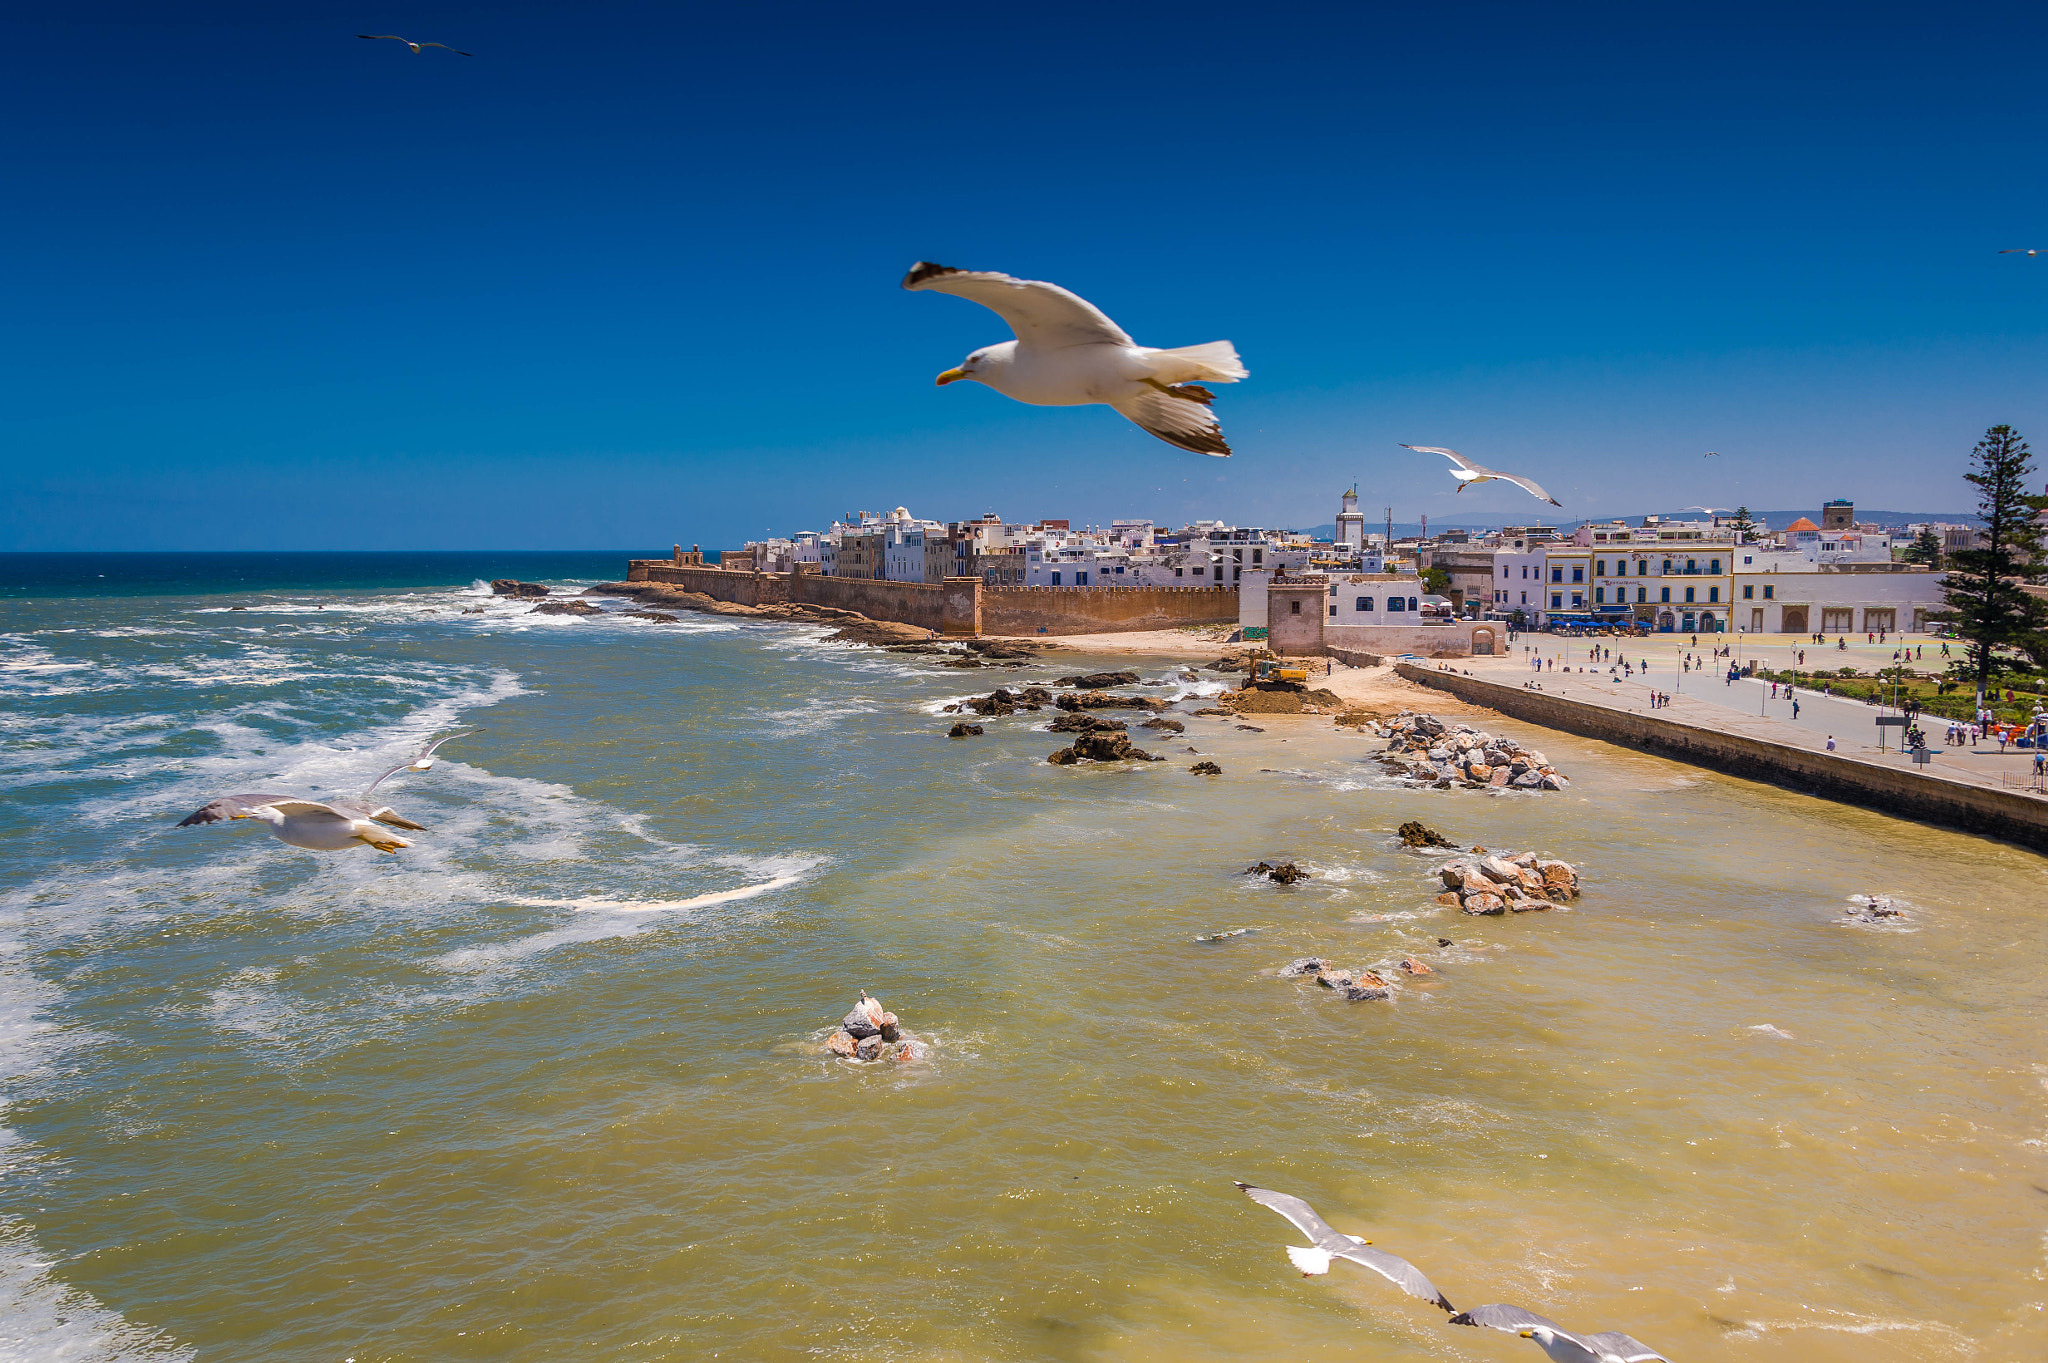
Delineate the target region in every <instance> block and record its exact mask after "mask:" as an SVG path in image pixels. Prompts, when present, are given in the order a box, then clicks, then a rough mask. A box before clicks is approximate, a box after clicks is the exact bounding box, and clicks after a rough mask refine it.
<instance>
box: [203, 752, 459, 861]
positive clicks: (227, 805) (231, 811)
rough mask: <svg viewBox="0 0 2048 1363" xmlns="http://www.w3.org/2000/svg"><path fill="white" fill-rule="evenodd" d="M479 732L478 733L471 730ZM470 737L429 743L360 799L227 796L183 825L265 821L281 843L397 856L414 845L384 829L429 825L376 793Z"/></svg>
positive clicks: (310, 847) (375, 783)
mask: <svg viewBox="0 0 2048 1363" xmlns="http://www.w3.org/2000/svg"><path fill="white" fill-rule="evenodd" d="M475 732H477V730H475V729H470V730H468V731H466V733H475ZM466 733H465V734H449V735H448V737H447V738H437V739H435V740H434V741H433V742H432V743H429V744H427V746H426V747H424V748H421V749H420V750H419V752H418V753H416V754H414V755H413V757H411V758H410V759H409V760H407V761H404V762H400V763H399V764H398V765H397V766H395V767H392V768H390V769H389V770H388V771H385V772H384V773H382V774H381V775H379V776H378V777H377V779H376V780H374V781H372V782H370V785H369V788H368V789H367V790H365V791H364V792H363V797H362V798H361V799H360V800H327V801H320V800H302V799H300V798H299V797H298V796H296V795H223V796H221V797H220V798H219V799H218V800H215V801H213V802H212V803H210V804H208V805H206V806H205V807H204V808H201V809H198V810H195V811H194V812H193V813H192V814H191V815H190V816H189V817H187V818H185V819H183V820H181V821H180V822H179V824H178V827H180V828H190V827H192V826H193V825H195V824H204V823H222V822H224V821H226V820H229V819H261V820H262V821H263V822H265V823H267V824H269V825H270V836H272V837H273V838H276V839H277V840H278V841H279V842H284V843H290V844H291V845H292V846H293V847H303V848H305V849H307V850H308V851H312V852H339V851H342V850H344V849H345V848H350V847H354V846H356V845H357V844H359V843H367V844H368V845H369V846H371V847H374V848H376V849H377V850H378V851H379V852H396V851H397V850H398V849H399V848H401V847H410V846H412V844H411V843H409V842H407V841H406V840H405V839H404V838H401V837H398V836H397V835H396V834H392V833H387V832H385V831H384V829H383V828H382V827H380V826H379V825H382V824H390V825H391V826H392V827H394V828H410V829H413V830H414V831H418V830H420V829H423V828H425V827H426V825H425V824H417V823H414V822H413V821H412V820H411V819H407V818H404V817H402V816H400V815H399V813H398V812H397V811H396V810H394V809H392V808H391V806H390V805H387V804H376V803H372V802H371V800H370V795H371V793H372V792H374V791H375V790H376V789H377V787H378V786H380V785H382V784H383V783H384V778H385V777H386V776H393V775H396V774H397V773H399V772H401V771H426V770H427V769H428V768H430V767H432V766H433V765H434V749H436V748H438V747H440V746H441V745H442V744H443V743H446V742H448V740H449V739H453V738H462V737H465V736H466Z"/></svg>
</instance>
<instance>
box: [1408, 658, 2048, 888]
mask: <svg viewBox="0 0 2048 1363" xmlns="http://www.w3.org/2000/svg"><path fill="white" fill-rule="evenodd" d="M1394 670H1395V671H1396V672H1398V673H1399V674H1400V675H1402V676H1403V677H1406V678H1407V679H1408V680H1409V681H1412V682H1419V683H1420V684H1422V685H1423V686H1430V687H1435V688H1436V689H1437V690H1440V691H1448V692H1450V693H1451V694H1452V695H1454V696H1456V697H1457V698H1458V699H1460V700H1463V701H1469V702H1470V703H1472V704H1474V705H1483V706H1485V707H1487V708H1488V709H1490V710H1498V711H1499V712H1500V713H1502V714H1504V715H1512V716H1514V717H1515V718H1516V719H1521V720H1527V721H1528V722H1529V723H1531V724H1541V725H1543V726H1544V727H1545V728H1549V729H1562V730H1564V731H1565V732H1566V733H1573V734H1582V735H1584V736H1585V737H1587V738H1598V739H1604V740H1606V741H1607V742H1610V743H1620V744H1623V745H1624V746H1627V747H1631V748H1638V749H1641V750H1642V751H1644V752H1649V753H1655V754H1656V755H1657V756H1659V757H1668V758H1672V759H1674V760H1676V761H1679V762H1690V763H1692V764H1693V765H1694V766H1700V767H1707V768H1710V769H1712V770H1714V771H1719V772H1725V773H1727V774H1728V775H1730V776H1740V777H1744V778H1747V779H1749V780H1752V781H1767V782H1769V783H1771V784H1772V785H1778V786H1784V787H1787V788H1789V789H1791V790H1795V791H1798V792H1800V793H1801V794H1805V795H1815V796H1819V797H1821V798H1823V799H1828V800H1838V801H1840V802H1842V803H1844V804H1852V805H1862V806H1864V807H1865V808H1868V809H1875V810H1878V811H1880V812H1881V813H1885V814H1892V815H1896V816H1898V817H1900V818H1907V819H1919V820H1921V821H1923V822H1926V823H1935V824H1944V825H1946V826H1948V827H1950V828H1961V829H1965V830H1967V831H1969V832H1972V833H1980V834H1983V835H1984V836H1985V837H1990V838H1997V839H1998V840H1999V841H2001V842H2010V843H2017V844H2019V845H2020V846H2022V847H2032V848H2034V849H2036V850H2037V851H2048V800H2043V799H2041V798H2040V797H2039V796H2034V795H2027V794H2023V793H2021V792H2020V791H2017V790H1999V789H1995V788H1992V787H1987V786H1977V785H1969V784H1966V783H1964V782H1961V781H1949V780H1944V779H1943V778H1941V777H1939V776H1928V775H1925V774H1923V773H1920V772H1917V771H1902V770H1900V769H1898V768H1896V767H1889V766H1883V765H1880V764H1879V763H1876V762H1871V761H1868V760H1866V759H1863V758H1860V757H1852V756H1850V755H1848V754H1847V753H1840V752H1814V751H1812V750H1811V749H1807V748H1795V747H1793V746H1791V745H1790V744H1785V743H1772V742H1770V741H1768V740H1766V739H1760V738H1750V737H1748V736H1746V735H1743V734H1731V733H1723V732H1721V731H1720V730H1717V729H1706V728H1701V727H1698V726H1696V725H1692V724H1684V723H1680V722H1679V721H1677V720H1673V719H1666V718H1664V717H1662V716H1660V715H1648V714H1631V713H1629V712H1627V711H1623V710H1610V709H1607V708H1606V707H1605V706H1600V705H1588V704H1587V703H1585V702H1584V701H1577V700H1571V699H1569V698H1567V697H1564V696H1554V695H1549V694H1546V693H1545V692H1542V691H1527V690H1524V689H1522V688H1521V687H1517V686H1506V685H1503V684H1501V683H1500V682H1495V681H1487V680H1483V679H1481V678H1479V677H1468V676H1464V675H1462V674H1460V673H1456V672H1439V671H1437V670H1436V669H1434V668H1430V667H1421V666H1417V665H1416V664H1413V663H1396V664H1395V665H1394Z"/></svg>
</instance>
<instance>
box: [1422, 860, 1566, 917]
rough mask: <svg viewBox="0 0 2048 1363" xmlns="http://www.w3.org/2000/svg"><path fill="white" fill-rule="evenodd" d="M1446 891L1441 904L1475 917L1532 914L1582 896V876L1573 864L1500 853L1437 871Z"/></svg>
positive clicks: (1451, 863) (1457, 862)
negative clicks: (1512, 913) (1580, 877)
mask: <svg viewBox="0 0 2048 1363" xmlns="http://www.w3.org/2000/svg"><path fill="white" fill-rule="evenodd" d="M1436 875H1437V878H1438V879H1439V880H1441V881H1442V882H1443V886H1444V890H1443V893H1442V894H1439V895H1438V896H1437V897H1436V902H1437V903H1439V904H1441V905H1443V906H1444V907H1445V908H1448V909H1463V910H1464V911H1465V912H1466V913H1470V914H1502V913H1506V912H1507V911H1508V910H1509V909H1513V910H1514V911H1515V912H1516V913H1527V912H1529V911H1530V910H1533V909H1547V908H1549V907H1550V906H1551V905H1553V904H1569V903H1571V902H1572V901H1573V900H1574V899H1577V898H1578V897H1579V873H1578V871H1577V870H1576V869H1575V868H1573V866H1572V865H1571V864H1570V863H1569V862H1563V861H1550V860H1546V859H1544V858H1541V857H1538V856H1537V855H1536V854H1535V853H1534V852H1520V853H1515V852H1499V853H1493V854H1489V855H1487V856H1482V857H1477V858H1468V859H1466V860H1462V861H1449V862H1445V863H1444V864H1443V865H1442V866H1439V867H1437V868H1436Z"/></svg>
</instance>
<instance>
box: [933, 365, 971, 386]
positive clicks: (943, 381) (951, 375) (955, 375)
mask: <svg viewBox="0 0 2048 1363" xmlns="http://www.w3.org/2000/svg"><path fill="white" fill-rule="evenodd" d="M966 377H967V371H966V370H964V369H948V370H947V371H946V372H945V373H943V374H941V375H939V387H941V388H944V387H945V386H946V385H947V384H949V383H957V382H959V381H960V380H961V379H964V378H966Z"/></svg>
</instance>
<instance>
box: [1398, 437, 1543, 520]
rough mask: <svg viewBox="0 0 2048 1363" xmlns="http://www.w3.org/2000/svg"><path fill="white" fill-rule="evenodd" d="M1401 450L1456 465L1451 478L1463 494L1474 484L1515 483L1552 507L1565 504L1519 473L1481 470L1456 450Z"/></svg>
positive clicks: (1437, 447) (1432, 447) (1426, 447)
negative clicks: (1446, 460) (1444, 460)
mask: <svg viewBox="0 0 2048 1363" xmlns="http://www.w3.org/2000/svg"><path fill="white" fill-rule="evenodd" d="M1401 448H1402V449H1404V450H1414V451H1415V452H1416V453H1417V454H1440V455H1442V456H1444V458H1446V459H1448V460H1450V461H1451V462H1452V463H1453V464H1456V465H1457V466H1458V467H1456V468H1454V469H1452V470H1451V477H1453V478H1455V479H1457V480H1458V491H1460V492H1463V491H1464V490H1465V489H1466V488H1468V487H1470V486H1471V485H1472V484H1474V483H1493V482H1501V483H1513V484H1514V485H1515V486H1516V487H1518V488H1521V489H1523V490H1524V491H1527V492H1531V493H1534V494H1535V495H1536V496H1538V497H1540V498H1542V499H1543V500H1544V501H1546V502H1549V503H1550V504H1551V505H1552V506H1563V505H1564V503H1563V502H1560V501H1559V500H1557V498H1555V497H1553V496H1551V495H1550V494H1549V493H1547V492H1545V491H1544V490H1543V489H1542V488H1540V487H1538V486H1536V484H1534V483H1532V482H1530V481H1529V480H1528V479H1527V478H1524V477H1522V476H1521V475H1520V474H1519V473H1502V472H1500V471H1499V470H1498V469H1486V468H1481V467H1479V465H1477V464H1475V463H1473V462H1472V461H1471V460H1470V459H1467V458H1466V457H1465V456H1464V455H1462V454H1459V453H1458V452H1457V451H1456V450H1447V449H1444V448H1443V447H1442V446H1440V445H1403V446H1401Z"/></svg>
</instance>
